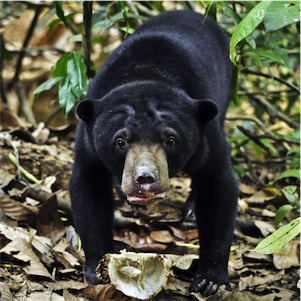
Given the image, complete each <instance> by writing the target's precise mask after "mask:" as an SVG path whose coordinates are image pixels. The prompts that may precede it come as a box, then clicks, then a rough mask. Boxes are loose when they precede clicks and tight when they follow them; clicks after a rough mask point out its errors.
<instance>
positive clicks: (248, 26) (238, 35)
mask: <svg viewBox="0 0 301 301" xmlns="http://www.w3.org/2000/svg"><path fill="white" fill-rule="evenodd" d="M272 2H273V1H261V2H259V3H258V4H257V5H256V6H255V7H254V8H253V9H252V10H251V11H250V12H249V13H248V14H247V15H246V16H245V17H244V18H243V20H242V21H241V22H240V23H239V24H238V26H237V28H236V30H235V31H234V33H233V35H232V38H231V41H230V59H231V61H232V62H233V63H234V64H235V65H236V62H235V58H236V54H237V52H236V46H237V44H238V43H239V42H240V41H242V40H243V39H245V38H246V37H248V36H249V35H250V34H251V33H252V32H253V31H254V29H255V28H256V27H257V26H258V25H259V24H260V23H261V22H262V21H263V18H264V16H265V10H266V9H267V7H268V6H269V5H270V4H271V3H272Z"/></svg>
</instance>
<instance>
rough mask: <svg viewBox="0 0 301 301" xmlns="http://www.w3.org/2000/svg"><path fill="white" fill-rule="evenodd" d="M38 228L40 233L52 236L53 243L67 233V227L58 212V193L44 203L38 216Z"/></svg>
mask: <svg viewBox="0 0 301 301" xmlns="http://www.w3.org/2000/svg"><path fill="white" fill-rule="evenodd" d="M37 230H38V233H39V235H41V236H46V237H49V238H51V240H52V242H53V243H56V242H57V241H59V240H60V239H61V238H62V237H63V236H64V235H65V232H66V228H65V226H64V224H63V222H62V220H61V216H60V215H59V213H58V204H57V199H56V195H53V196H52V197H51V198H50V199H48V200H47V201H46V202H45V203H44V204H43V205H42V207H41V209H40V211H39V214H38V217H37Z"/></svg>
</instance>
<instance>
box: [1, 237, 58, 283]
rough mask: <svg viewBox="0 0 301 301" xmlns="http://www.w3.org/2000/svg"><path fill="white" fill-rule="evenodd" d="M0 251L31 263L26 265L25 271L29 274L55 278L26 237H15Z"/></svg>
mask: <svg viewBox="0 0 301 301" xmlns="http://www.w3.org/2000/svg"><path fill="white" fill-rule="evenodd" d="M0 253H5V254H6V255H8V256H11V257H13V258H16V259H18V260H21V261H23V262H24V263H28V262H29V265H26V266H25V267H24V271H25V272H26V273H27V274H28V275H32V276H40V277H45V278H47V279H51V280H53V278H52V276H51V275H50V274H49V272H48V270H47V269H46V268H45V266H44V265H43V264H42V263H41V261H40V259H39V257H38V256H37V255H36V254H35V252H34V251H33V250H32V247H31V245H30V244H29V243H28V242H27V241H26V240H25V239H23V238H20V237H18V238H16V239H14V240H13V241H11V242H10V243H9V244H8V245H6V246H5V247H4V248H2V249H1V250H0Z"/></svg>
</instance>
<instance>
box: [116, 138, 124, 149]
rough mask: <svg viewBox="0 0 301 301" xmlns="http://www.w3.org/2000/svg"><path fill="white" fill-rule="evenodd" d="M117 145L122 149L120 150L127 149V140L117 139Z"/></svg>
mask: <svg viewBox="0 0 301 301" xmlns="http://www.w3.org/2000/svg"><path fill="white" fill-rule="evenodd" d="M116 145H117V147H118V148H120V149H123V148H125V145H126V141H125V139H123V138H117V139H116Z"/></svg>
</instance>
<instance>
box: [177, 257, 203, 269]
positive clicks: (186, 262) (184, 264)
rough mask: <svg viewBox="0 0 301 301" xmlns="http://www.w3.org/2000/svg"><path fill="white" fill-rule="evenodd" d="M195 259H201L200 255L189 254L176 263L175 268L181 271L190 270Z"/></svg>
mask: <svg viewBox="0 0 301 301" xmlns="http://www.w3.org/2000/svg"><path fill="white" fill-rule="evenodd" d="M194 259H199V255H196V254H188V255H184V256H181V257H180V258H178V259H177V260H176V261H175V262H174V263H173V266H175V267H177V268H178V269H181V270H188V269H189V268H190V266H191V264H192V262H193V260H194Z"/></svg>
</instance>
